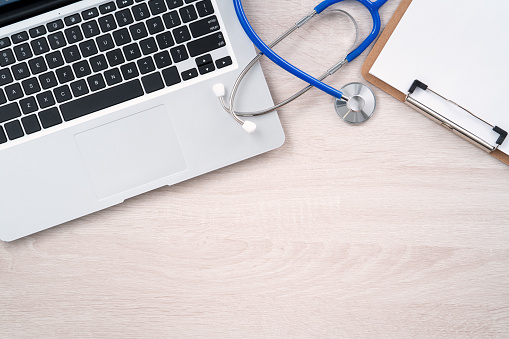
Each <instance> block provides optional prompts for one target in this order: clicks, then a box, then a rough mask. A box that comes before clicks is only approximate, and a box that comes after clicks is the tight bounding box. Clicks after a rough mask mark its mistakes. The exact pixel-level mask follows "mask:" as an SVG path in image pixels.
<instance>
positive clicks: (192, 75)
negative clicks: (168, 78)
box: [182, 68, 198, 80]
mask: <svg viewBox="0 0 509 339" xmlns="http://www.w3.org/2000/svg"><path fill="white" fill-rule="evenodd" d="M197 76H198V71H197V70H196V68H191V69H189V70H187V71H185V72H182V79H184V80H190V79H193V78H196V77H197Z"/></svg>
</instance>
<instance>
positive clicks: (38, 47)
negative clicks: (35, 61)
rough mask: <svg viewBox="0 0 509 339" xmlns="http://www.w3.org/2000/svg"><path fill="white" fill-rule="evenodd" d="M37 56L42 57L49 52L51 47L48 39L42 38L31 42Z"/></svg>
mask: <svg viewBox="0 0 509 339" xmlns="http://www.w3.org/2000/svg"><path fill="white" fill-rule="evenodd" d="M30 45H32V49H33V50H34V54H35V55H41V54H44V53H47V52H49V45H48V41H47V40H46V38H40V39H37V40H34V41H31V42H30Z"/></svg>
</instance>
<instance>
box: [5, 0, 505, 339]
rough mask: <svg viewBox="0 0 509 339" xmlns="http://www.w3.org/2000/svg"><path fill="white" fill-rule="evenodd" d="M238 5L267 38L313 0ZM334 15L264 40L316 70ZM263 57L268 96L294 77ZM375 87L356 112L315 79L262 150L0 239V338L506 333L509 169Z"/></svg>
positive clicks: (362, 20) (329, 42)
mask: <svg viewBox="0 0 509 339" xmlns="http://www.w3.org/2000/svg"><path fill="white" fill-rule="evenodd" d="M398 3H399V1H397V0H390V1H389V2H388V3H387V4H386V5H385V6H384V7H383V8H382V11H381V13H382V18H383V23H384V24H386V23H387V22H388V21H389V19H390V17H391V14H392V13H393V12H394V10H395V9H396V7H397V5H398ZM244 4H245V7H246V11H247V12H248V13H249V17H250V19H251V20H252V21H253V25H254V27H255V29H257V31H258V32H259V33H260V35H261V36H262V37H263V38H265V39H266V40H270V39H271V38H274V37H275V36H276V34H278V33H279V32H281V31H284V30H285V29H286V28H287V27H288V26H289V25H290V24H292V23H293V22H295V20H296V19H298V18H300V17H302V16H303V15H305V14H307V13H308V12H309V11H310V9H311V8H312V7H314V5H315V4H316V1H311V0H284V1H283V0H278V1H266V0H264V1H260V0H258V1H255V0H244ZM342 6H343V7H344V8H348V9H349V10H351V12H352V14H354V15H355V17H356V18H357V19H358V20H359V24H360V28H361V34H362V35H363V36H364V35H365V34H367V33H368V32H369V30H370V28H371V26H370V25H371V24H370V21H369V19H370V17H369V14H368V13H367V12H366V11H365V10H363V9H362V7H361V6H359V5H357V4H355V3H351V2H348V3H346V4H344V5H342ZM332 19H334V20H333V21H331V20H332ZM332 19H330V20H329V19H325V23H324V22H323V21H321V22H320V21H319V22H316V24H313V25H311V26H310V27H308V28H306V29H303V30H302V31H299V32H297V33H296V34H295V36H294V37H292V38H290V40H289V41H288V42H285V43H284V44H282V46H281V47H279V48H278V51H279V52H280V53H281V54H282V55H284V56H288V58H289V59H290V60H291V61H293V62H295V63H296V64H298V65H300V66H302V67H303V68H304V69H306V70H308V71H309V72H312V73H313V74H319V73H321V72H322V71H323V70H325V69H326V68H327V67H329V66H330V65H332V64H333V63H334V61H335V59H336V58H338V57H340V56H341V54H342V53H343V52H344V46H345V43H346V42H348V41H349V39H350V34H351V29H350V28H349V26H348V24H347V23H346V22H344V20H338V19H337V18H332ZM342 46H343V47H342ZM290 55H291V56H290ZM365 58H366V54H363V55H362V56H361V57H360V58H359V60H357V61H355V62H353V63H352V64H350V65H348V66H347V67H345V68H344V69H343V70H342V71H340V72H339V73H338V74H337V75H334V77H333V79H332V80H331V81H330V82H329V83H330V84H332V85H334V86H337V87H341V86H343V85H344V84H346V83H349V82H352V81H363V80H362V78H361V75H360V69H361V65H362V62H363V60H364V59H365ZM263 67H264V70H265V72H266V76H267V79H268V82H269V85H270V88H271V90H272V93H273V95H274V98H275V100H276V101H278V100H280V99H284V98H285V97H286V96H287V95H288V94H290V93H291V92H293V91H295V90H297V89H299V88H300V86H302V83H300V82H299V81H298V80H294V79H293V78H291V77H290V76H288V75H286V74H284V73H283V72H282V71H280V70H278V69H277V68H276V67H274V66H272V65H271V64H270V63H268V62H263ZM476 67H482V63H480V64H479V65H476ZM374 91H375V94H376V96H377V99H378V109H377V112H376V113H375V116H374V117H373V118H372V120H370V121H369V122H368V123H366V124H365V125H363V126H359V127H352V126H349V125H346V124H344V123H342V122H341V121H340V119H339V118H338V116H337V115H336V113H335V112H334V110H333V106H332V99H331V98H330V97H328V96H326V95H324V94H322V93H319V92H318V91H312V92H311V93H309V94H308V95H307V96H305V97H304V98H302V99H300V100H299V101H297V102H296V103H294V104H292V105H291V106H289V107H287V108H284V109H282V110H281V111H280V116H281V120H282V123H283V126H284V128H285V131H286V135H287V141H286V143H285V145H284V146H283V147H281V148H280V149H278V150H276V151H273V152H271V153H268V154H265V155H262V156H259V157H257V158H254V159H251V160H248V161H245V162H242V163H239V164H237V165H234V166H231V167H228V168H225V169H222V170H220V171H217V172H214V173H211V174H208V175H205V176H203V177H200V178H197V179H194V180H190V181H188V182H185V183H182V184H179V185H176V186H173V187H166V188H162V189H159V190H157V191H154V192H151V193H148V194H145V195H143V196H139V197H136V198H134V199H131V200H129V201H126V202H125V203H124V204H122V205H119V206H116V207H113V208H110V209H108V210H106V211H103V212H100V213H97V214H94V215H90V216H87V217H84V218H81V219H79V220H76V221H74V222H70V223H68V224H66V225H63V226H59V227H56V228H53V229H51V230H48V231H45V232H42V233H40V234H36V235H33V236H30V237H27V238H24V239H21V240H19V241H16V242H13V243H1V244H0V337H1V338H54V337H60V338H69V337H90V338H112V337H113V338H118V337H120V338H131V337H147V338H161V337H177V338H180V337H207V338H245V337H254V338H259V337H263V338H266V337H271V338H284V337H302V338H304V337H320V338H322V337H323V338H338V337H345V338H358V337H362V338H414V337H415V338H444V337H445V338H450V337H451V338H455V337H458V338H471V337H472V338H473V337H476V338H482V337H485V338H493V337H498V338H507V337H508V336H509V335H508V333H509V306H508V305H509V222H508V218H509V168H508V167H507V166H506V165H504V164H502V163H501V162H499V161H497V160H496V159H494V158H493V157H490V156H487V155H486V154H485V153H483V151H481V150H478V149H477V148H475V147H473V146H471V145H470V144H468V143H467V142H465V141H463V140H461V139H460V138H458V137H456V136H454V135H453V134H452V133H450V132H448V131H446V130H445V129H443V128H440V127H439V126H437V125H436V124H434V123H433V122H431V121H429V120H428V119H426V118H424V117H423V116H421V115H420V114H418V113H417V112H415V111H413V110H411V109H410V108H407V107H406V106H405V105H404V104H402V103H400V102H398V101H397V100H395V99H394V98H392V97H390V96H389V95H387V94H385V93H383V92H381V91H379V90H378V89H376V88H374Z"/></svg>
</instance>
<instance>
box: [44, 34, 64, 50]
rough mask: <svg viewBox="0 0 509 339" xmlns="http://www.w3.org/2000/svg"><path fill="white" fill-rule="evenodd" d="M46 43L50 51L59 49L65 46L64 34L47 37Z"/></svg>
mask: <svg viewBox="0 0 509 339" xmlns="http://www.w3.org/2000/svg"><path fill="white" fill-rule="evenodd" d="M48 41H49V45H50V46H51V48H52V49H59V48H62V47H65V45H67V43H66V42H65V39H64V34H63V33H62V32H56V33H54V34H51V35H48Z"/></svg>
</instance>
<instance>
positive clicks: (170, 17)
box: [163, 11, 182, 29]
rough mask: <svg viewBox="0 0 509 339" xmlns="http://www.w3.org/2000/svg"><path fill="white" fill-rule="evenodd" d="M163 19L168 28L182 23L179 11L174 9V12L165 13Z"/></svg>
mask: <svg viewBox="0 0 509 339" xmlns="http://www.w3.org/2000/svg"><path fill="white" fill-rule="evenodd" d="M163 21H164V24H165V25H166V28H167V29H170V28H173V27H177V26H179V25H180V24H181V23H182V22H181V21H180V17H179V15H178V13H177V11H173V12H170V13H166V14H165V15H163Z"/></svg>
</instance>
